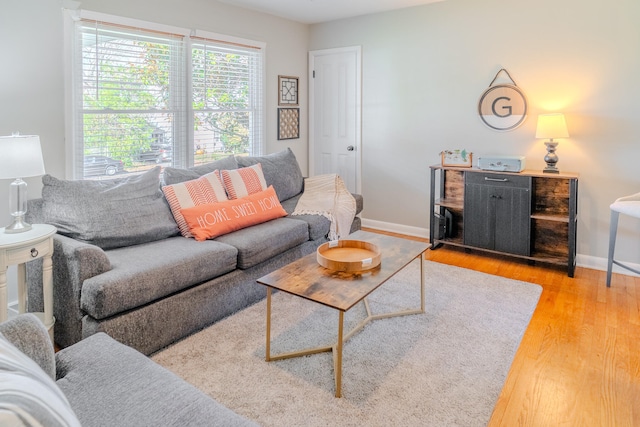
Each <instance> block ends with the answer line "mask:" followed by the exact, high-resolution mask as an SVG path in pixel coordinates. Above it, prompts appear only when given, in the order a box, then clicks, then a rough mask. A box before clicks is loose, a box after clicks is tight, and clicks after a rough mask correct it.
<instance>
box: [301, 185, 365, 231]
mask: <svg viewBox="0 0 640 427" xmlns="http://www.w3.org/2000/svg"><path fill="white" fill-rule="evenodd" d="M305 214H306V215H322V216H323V217H325V218H327V219H328V220H329V221H331V228H330V229H329V236H328V237H329V240H337V239H339V238H341V237H346V236H347V235H348V234H349V231H350V230H351V223H352V222H353V218H354V217H355V216H356V199H354V198H353V196H352V195H351V193H350V192H349V190H348V189H347V186H346V185H345V184H344V181H343V180H342V178H340V177H339V176H338V175H336V174H329V175H318V176H313V177H310V178H306V179H305V180H304V193H302V196H300V199H299V200H298V204H297V205H296V208H295V210H294V211H293V213H292V214H291V215H305Z"/></svg>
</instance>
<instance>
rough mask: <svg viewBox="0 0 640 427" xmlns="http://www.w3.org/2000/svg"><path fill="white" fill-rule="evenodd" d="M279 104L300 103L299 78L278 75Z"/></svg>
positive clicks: (290, 104)
mask: <svg viewBox="0 0 640 427" xmlns="http://www.w3.org/2000/svg"><path fill="white" fill-rule="evenodd" d="M278 91H279V97H278V105H286V106H291V107H293V106H297V105H298V78H297V77H291V76H278Z"/></svg>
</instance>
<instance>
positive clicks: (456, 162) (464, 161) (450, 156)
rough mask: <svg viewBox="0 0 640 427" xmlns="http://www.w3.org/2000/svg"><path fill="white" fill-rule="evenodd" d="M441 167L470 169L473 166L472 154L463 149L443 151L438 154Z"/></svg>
mask: <svg viewBox="0 0 640 427" xmlns="http://www.w3.org/2000/svg"><path fill="white" fill-rule="evenodd" d="M440 157H441V159H442V166H457V167H461V168H470V167H471V166H472V165H473V161H472V158H473V153H470V152H468V151H467V150H465V149H462V150H460V149H456V150H444V151H442V152H440Z"/></svg>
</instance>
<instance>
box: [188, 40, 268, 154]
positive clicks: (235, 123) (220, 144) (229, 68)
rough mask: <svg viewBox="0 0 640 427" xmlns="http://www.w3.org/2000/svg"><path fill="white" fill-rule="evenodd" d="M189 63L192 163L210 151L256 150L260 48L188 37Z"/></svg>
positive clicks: (259, 116) (258, 149)
mask: <svg viewBox="0 0 640 427" xmlns="http://www.w3.org/2000/svg"><path fill="white" fill-rule="evenodd" d="M191 63H192V79H191V81H192V108H193V122H194V143H195V145H196V156H195V163H196V164H198V163H206V162H207V161H209V159H208V157H209V156H208V154H209V153H216V152H225V153H234V154H240V153H255V154H260V153H261V151H262V150H261V147H262V141H261V135H262V97H263V93H262V68H263V65H262V51H261V49H259V48H255V47H251V46H244V45H240V44H230V43H221V42H218V41H215V40H208V39H204V38H194V39H193V40H192V44H191Z"/></svg>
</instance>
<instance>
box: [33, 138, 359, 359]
mask: <svg viewBox="0 0 640 427" xmlns="http://www.w3.org/2000/svg"><path fill="white" fill-rule="evenodd" d="M256 163H260V164H261V166H262V170H263V173H264V177H265V180H266V182H267V185H273V187H274V189H275V191H276V194H277V196H278V199H279V200H280V202H281V204H282V206H283V208H284V209H285V210H286V211H287V212H288V213H289V214H290V213H291V212H293V210H294V209H295V206H296V203H297V200H298V199H299V198H300V196H301V195H302V192H303V186H304V180H303V177H302V174H301V172H300V167H299V165H298V163H297V160H296V158H295V156H294V155H293V153H292V152H291V150H290V149H287V150H284V151H281V152H278V153H273V154H270V155H266V156H262V157H247V156H235V157H234V156H230V157H227V158H223V159H221V160H218V161H215V162H213V163H211V164H207V165H203V166H198V167H194V168H191V169H174V168H165V169H164V173H163V177H162V179H163V180H164V183H165V184H175V183H178V182H183V181H188V180H192V179H196V178H198V177H200V176H202V175H204V174H206V173H210V172H212V171H213V170H222V169H236V168H240V167H247V166H251V165H254V164H256ZM159 174H160V171H159V168H156V169H154V170H152V171H149V172H147V173H144V174H142V175H138V176H131V177H126V178H120V179H116V180H109V181H62V180H57V179H55V178H53V177H50V176H45V177H43V184H44V188H43V192H42V198H41V199H37V200H31V201H29V209H28V220H29V221H30V222H32V223H49V224H53V225H55V226H56V227H58V234H56V235H55V237H54V253H53V287H54V315H55V318H56V323H55V328H54V332H55V340H56V343H57V344H58V345H60V346H61V347H67V346H70V345H72V344H74V343H76V342H78V341H80V340H81V339H83V338H86V337H89V336H91V335H93V334H96V333H98V332H105V333H107V334H108V335H110V336H111V337H113V338H115V339H116V340H118V341H120V342H121V343H123V344H126V345H128V346H131V347H133V348H135V349H137V350H139V351H140V352H142V353H144V354H147V355H149V354H151V353H153V352H155V351H157V350H160V349H161V348H163V347H165V346H167V345H169V344H171V343H173V342H175V341H177V340H179V339H181V338H183V337H185V336H187V335H189V334H191V333H193V332H195V331H197V330H199V329H202V328H204V327H206V326H208V325H210V324H212V323H214V322H216V321H218V320H220V319H222V318H224V317H226V316H228V315H230V314H232V313H234V312H236V311H238V310H240V309H242V308H244V307H247V306H249V305H251V304H253V303H255V302H257V301H259V300H260V299H262V298H263V297H265V295H266V290H265V289H264V287H263V286H261V285H258V284H257V283H256V282H255V281H256V279H257V278H259V277H261V276H263V275H265V274H267V273H269V272H271V271H273V270H275V269H277V268H280V267H282V266H284V265H286V264H288V263H290V262H292V261H294V260H296V259H298V258H300V257H302V256H304V255H307V254H309V253H312V252H313V251H315V249H316V248H317V247H318V246H319V245H320V244H322V243H323V242H325V241H327V238H326V236H327V234H328V231H329V227H330V222H329V220H327V219H326V218H324V217H323V216H320V215H300V216H298V215H296V216H290V215H289V216H286V217H282V218H278V219H275V220H271V221H268V222H265V223H262V224H258V225H253V226H251V227H248V228H244V229H241V230H238V231H234V232H232V233H229V234H226V235H222V236H219V237H217V238H215V239H213V240H207V241H203V242H198V241H195V240H194V239H192V238H185V237H182V236H181V235H180V234H179V233H178V229H177V226H176V223H175V221H174V219H173V216H172V215H171V211H170V208H169V205H168V204H167V201H166V199H164V197H163V195H162V192H161V190H160V188H161V185H160V181H159ZM354 196H355V199H356V208H357V209H356V212H357V213H359V212H360V211H361V210H362V197H361V196H359V195H354ZM358 229H360V218H359V217H357V216H356V217H355V219H354V221H353V224H352V229H351V231H355V230H358ZM41 277H42V264H41V262H40V263H39V262H38V260H36V261H33V262H30V263H28V267H27V280H28V286H29V311H40V310H42V294H41V285H40V283H41V282H40V280H41Z"/></svg>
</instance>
